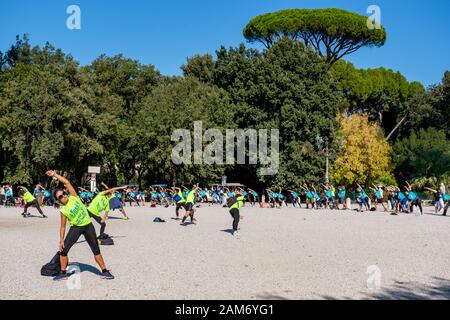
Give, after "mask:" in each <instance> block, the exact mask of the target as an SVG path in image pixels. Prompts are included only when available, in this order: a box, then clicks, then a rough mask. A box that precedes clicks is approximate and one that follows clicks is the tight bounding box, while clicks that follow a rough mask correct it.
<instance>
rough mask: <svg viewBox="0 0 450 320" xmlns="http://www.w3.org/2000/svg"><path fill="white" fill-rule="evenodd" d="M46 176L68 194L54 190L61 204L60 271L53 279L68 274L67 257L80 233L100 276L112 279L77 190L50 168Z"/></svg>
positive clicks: (64, 276)
mask: <svg viewBox="0 0 450 320" xmlns="http://www.w3.org/2000/svg"><path fill="white" fill-rule="evenodd" d="M46 174H47V176H49V177H55V178H56V179H58V181H59V182H61V183H62V184H63V185H64V187H65V188H66V190H67V191H68V193H69V194H66V193H65V192H64V191H63V190H61V189H58V190H56V191H55V198H56V199H57V200H58V201H59V202H60V203H61V204H62V206H61V209H60V210H61V227H60V229H59V235H60V240H59V250H60V253H61V255H60V263H61V272H60V273H59V275H57V276H56V277H55V278H54V280H55V281H60V280H66V279H67V278H68V277H69V276H70V275H68V274H67V272H66V269H67V265H68V263H69V259H68V257H67V255H68V253H69V251H70V249H71V248H72V246H73V245H74V244H75V243H76V242H77V241H78V239H79V238H80V237H81V235H83V236H84V238H85V239H86V242H87V243H88V245H89V247H90V248H91V250H92V253H93V254H94V258H95V261H96V262H97V264H98V265H99V267H100V269H101V270H102V273H101V277H102V279H107V280H111V279H114V277H113V275H112V274H111V273H110V272H109V271H108V269H106V266H105V262H104V261H103V257H102V255H101V253H100V247H99V245H98V242H97V235H96V234H95V228H94V225H93V224H92V221H91V217H90V216H89V213H88V211H87V209H86V207H85V206H84V204H83V202H81V199H80V198H79V197H78V194H77V192H76V191H75V189H74V188H73V186H72V185H71V184H70V182H69V181H68V180H67V179H66V178H64V177H62V176H60V175H58V174H57V173H55V172H54V171H52V170H50V171H47V173H46ZM67 221H69V224H70V229H69V232H68V233H67V236H66V238H65V239H64V235H65V233H66V224H67Z"/></svg>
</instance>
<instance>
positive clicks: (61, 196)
mask: <svg viewBox="0 0 450 320" xmlns="http://www.w3.org/2000/svg"><path fill="white" fill-rule="evenodd" d="M65 196H66V195H65V194H64V193H62V194H60V195H59V196H58V197H56V199H58V200H61V199H62V198H64V197H65Z"/></svg>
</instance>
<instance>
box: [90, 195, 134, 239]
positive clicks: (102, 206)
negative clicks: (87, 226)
mask: <svg viewBox="0 0 450 320" xmlns="http://www.w3.org/2000/svg"><path fill="white" fill-rule="evenodd" d="M126 188H127V187H119V188H112V189H109V190H106V191H103V192H100V193H99V194H98V195H97V196H96V197H95V198H94V199H93V200H92V202H91V204H90V205H89V207H88V208H87V210H88V212H89V216H90V217H91V218H92V219H94V220H95V221H96V222H97V223H98V224H99V225H100V238H103V237H104V236H105V229H106V223H105V220H106V214H107V213H108V212H109V210H110V208H109V200H110V199H111V198H112V194H113V192H115V191H119V190H125V189H126ZM102 212H105V217H104V218H102V217H101V216H100V214H101V213H102Z"/></svg>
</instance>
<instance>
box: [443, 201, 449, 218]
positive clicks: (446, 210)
mask: <svg viewBox="0 0 450 320" xmlns="http://www.w3.org/2000/svg"><path fill="white" fill-rule="evenodd" d="M449 208H450V201H448V202H447V204H446V205H445V208H444V216H446V215H447V212H448V209H449Z"/></svg>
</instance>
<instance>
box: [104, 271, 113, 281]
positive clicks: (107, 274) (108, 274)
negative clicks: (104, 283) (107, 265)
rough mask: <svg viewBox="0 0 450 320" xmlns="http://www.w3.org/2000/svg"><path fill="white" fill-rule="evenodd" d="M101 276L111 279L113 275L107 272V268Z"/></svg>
mask: <svg viewBox="0 0 450 320" xmlns="http://www.w3.org/2000/svg"><path fill="white" fill-rule="evenodd" d="M101 278H102V279H103V280H113V279H114V276H113V275H112V274H111V272H109V270H106V271H105V272H102V275H101Z"/></svg>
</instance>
